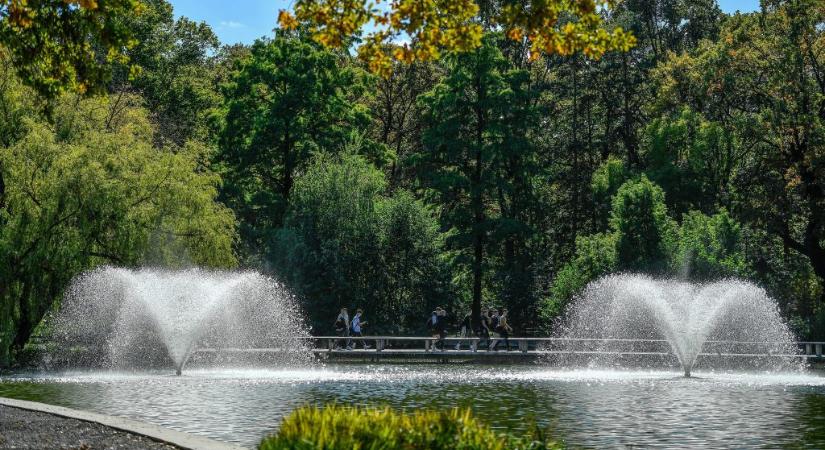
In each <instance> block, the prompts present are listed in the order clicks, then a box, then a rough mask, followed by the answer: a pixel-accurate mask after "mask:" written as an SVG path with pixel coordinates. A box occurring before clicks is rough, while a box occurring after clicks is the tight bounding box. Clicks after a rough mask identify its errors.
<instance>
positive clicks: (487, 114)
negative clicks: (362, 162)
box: [414, 36, 531, 320]
mask: <svg viewBox="0 0 825 450" xmlns="http://www.w3.org/2000/svg"><path fill="white" fill-rule="evenodd" d="M448 70H449V73H448V74H447V75H446V77H445V79H444V80H443V81H442V82H441V83H439V84H438V85H436V86H435V87H434V88H433V89H432V90H431V91H430V92H428V93H427V94H425V95H424V96H423V97H422V102H423V103H424V105H425V106H426V110H427V113H426V116H425V121H424V122H425V124H426V129H425V131H424V149H423V150H422V152H421V153H420V154H417V155H415V156H414V159H415V164H416V166H417V172H418V176H419V178H420V183H421V185H422V186H423V187H425V188H427V189H428V193H429V196H430V200H431V201H432V202H434V203H436V204H438V205H440V206H441V208H442V210H441V216H442V223H443V227H444V228H445V229H451V230H452V231H453V234H452V235H451V236H450V237H449V239H448V246H449V247H451V248H453V249H455V250H457V251H458V252H459V254H460V255H461V257H460V262H461V263H462V266H464V267H469V270H470V273H471V279H472V288H471V292H472V317H473V319H474V320H477V318H478V317H479V314H480V310H481V303H482V295H483V294H482V293H483V289H484V283H485V276H487V275H489V272H488V270H489V266H488V264H489V260H490V258H489V257H490V251H491V249H492V248H493V245H494V244H496V243H497V242H502V241H504V240H508V239H511V241H510V244H512V243H513V242H514V241H512V240H515V239H516V238H515V236H516V235H517V234H519V233H520V232H521V228H522V227H523V226H524V224H523V223H522V222H521V220H522V219H523V217H522V213H523V211H522V209H523V208H522V206H521V205H520V204H519V203H518V202H517V201H514V199H516V198H519V199H520V196H521V195H523V191H524V190H525V189H528V188H529V180H528V179H521V178H520V177H521V176H523V175H526V173H525V172H526V170H527V169H526V167H527V161H528V160H529V157H530V152H531V149H530V147H529V145H528V144H527V143H526V142H525V135H524V133H523V131H524V129H523V127H524V126H525V124H526V123H528V122H529V120H530V119H529V118H526V117H524V115H523V114H522V108H524V105H529V104H530V102H529V101H527V102H525V101H524V99H523V98H521V97H522V96H523V95H526V94H525V93H524V92H523V90H524V89H525V85H524V82H525V79H526V77H525V76H524V73H523V72H520V71H515V70H512V69H511V66H510V65H509V63H508V61H507V59H506V58H504V57H503V56H502V54H501V52H500V51H499V50H498V49H497V48H496V46H495V39H494V38H493V37H492V36H490V37H488V38H486V39H485V43H484V45H483V46H482V47H480V48H479V49H477V50H475V51H474V52H471V53H466V54H460V55H457V56H455V57H454V58H453V59H451V60H450V62H449V69H448ZM521 183H525V184H521ZM510 244H508V245H510Z"/></svg>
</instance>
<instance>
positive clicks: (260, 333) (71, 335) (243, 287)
mask: <svg viewBox="0 0 825 450" xmlns="http://www.w3.org/2000/svg"><path fill="white" fill-rule="evenodd" d="M54 334H55V337H56V338H57V339H58V340H59V341H60V344H61V345H60V346H59V348H62V349H65V350H67V351H69V353H72V352H74V353H78V352H77V351H76V350H77V349H83V350H84V352H82V353H85V354H86V359H89V356H88V355H89V354H91V356H92V357H93V359H96V360H97V362H98V363H99V364H100V365H106V366H109V367H112V368H142V367H151V366H156V365H164V364H168V362H169V361H171V363H172V364H174V367H175V370H176V372H177V373H178V374H180V372H181V370H182V369H183V367H184V365H185V364H186V363H187V361H189V359H190V358H191V357H192V355H193V352H194V350H195V349H196V348H210V349H213V350H214V352H213V353H220V350H221V349H235V350H237V349H241V350H243V349H253V348H257V349H260V348H267V349H271V350H274V351H273V352H270V353H269V354H268V357H269V358H272V355H273V354H275V355H277V358H278V362H279V363H282V364H290V363H298V362H305V361H307V360H308V359H309V358H310V355H311V354H310V351H309V348H308V347H307V343H306V341H305V340H304V339H302V338H303V337H306V336H308V329H307V326H306V325H305V321H304V317H303V314H302V312H301V310H300V308H299V307H298V305H297V303H296V302H295V300H294V298H293V297H292V296H291V295H290V294H289V292H288V290H287V289H286V288H285V287H284V286H283V285H281V284H280V283H278V282H277V281H275V280H274V279H272V278H269V277H267V276H264V275H262V274H260V273H258V272H254V271H210V270H204V269H197V268H195V269H187V270H178V271H173V270H162V269H137V270H130V269H122V268H115V267H102V268H98V269H96V270H93V271H90V272H87V273H84V274H82V275H80V276H79V277H77V278H75V280H73V282H72V284H71V286H70V288H69V289H68V291H67V294H66V295H65V297H64V300H63V302H62V304H61V308H60V311H59V312H58V314H57V318H56V321H55V333H54ZM262 354H263V353H262ZM247 362H249V361H247Z"/></svg>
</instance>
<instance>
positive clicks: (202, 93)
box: [109, 0, 227, 145]
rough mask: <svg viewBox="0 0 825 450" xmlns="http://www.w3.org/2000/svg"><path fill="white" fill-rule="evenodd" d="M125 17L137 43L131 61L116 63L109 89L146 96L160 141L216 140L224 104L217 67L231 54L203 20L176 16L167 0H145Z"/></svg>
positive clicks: (158, 140) (127, 52)
mask: <svg viewBox="0 0 825 450" xmlns="http://www.w3.org/2000/svg"><path fill="white" fill-rule="evenodd" d="M124 21H125V22H126V25H125V26H126V27H128V29H129V30H131V32H132V35H133V38H134V42H135V43H134V45H133V46H132V47H130V48H129V49H127V50H126V56H127V57H128V60H129V62H128V63H127V64H117V65H115V67H114V76H113V79H112V81H111V82H110V83H109V91H110V92H111V93H113V94H118V93H120V92H124V91H130V92H134V91H137V92H139V93H140V94H141V96H142V97H143V99H144V100H145V102H146V107H147V109H148V110H149V111H151V112H152V115H153V121H154V122H155V124H156V129H157V132H156V136H155V139H156V141H157V142H158V143H159V144H163V143H173V144H175V145H183V144H184V143H185V142H186V141H187V140H193V139H196V140H199V141H201V142H205V143H210V144H213V143H214V140H215V139H214V138H215V136H214V135H215V134H217V132H218V131H219V130H218V123H217V122H218V117H219V116H220V108H221V106H222V102H223V98H222V97H221V92H220V87H219V85H218V82H219V81H218V80H219V77H220V75H221V73H220V71H219V70H218V69H217V67H218V66H219V64H221V63H222V60H223V59H224V58H225V57H226V56H227V53H226V52H222V51H220V42H219V40H218V37H217V36H216V35H215V33H214V32H213V31H212V29H211V28H210V27H209V25H207V24H206V23H204V22H201V23H196V22H193V21H191V20H189V19H187V18H186V17H181V18H178V19H177V20H176V19H175V16H174V14H173V12H172V5H171V4H169V3H168V2H167V1H166V0H143V1H142V11H141V13H140V14H138V15H134V16H130V17H127V18H124ZM132 68H136V69H137V70H131V69H132Z"/></svg>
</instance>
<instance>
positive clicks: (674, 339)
mask: <svg viewBox="0 0 825 450" xmlns="http://www.w3.org/2000/svg"><path fill="white" fill-rule="evenodd" d="M559 334H560V335H561V336H562V337H564V338H570V339H574V340H571V341H568V343H567V344H565V345H569V346H573V345H577V344H580V343H581V342H582V341H575V339H579V338H584V339H589V341H588V342H590V343H595V344H596V346H597V348H595V349H593V348H590V349H588V350H590V351H589V352H588V353H589V354H590V355H593V356H592V357H590V358H589V360H588V364H589V365H590V366H605V365H611V363H613V362H614V360H615V357H616V355H617V354H620V353H621V354H623V355H624V356H627V355H633V354H637V355H642V354H648V355H649V354H654V353H656V350H655V348H654V347H656V345H657V344H658V345H659V347H661V345H662V343H665V342H666V345H667V346H668V347H669V349H670V351H671V352H672V353H673V354H674V355H675V356H676V358H677V359H678V361H679V364H680V365H681V368H682V370H683V372H684V375H685V376H686V377H689V376H690V374H691V371H692V369H693V368H694V366H695V365H696V364H697V360H698V359H699V356H700V353H702V352H703V351H704V352H705V354H709V353H712V354H714V355H719V356H728V358H726V360H727V361H726V362H725V364H728V365H730V364H731V361H735V362H734V363H733V364H739V366H738V367H736V368H738V369H742V368H750V369H757V368H758V369H768V370H795V369H799V368H801V363H800V360H799V359H798V358H795V357H794V355H796V353H797V352H798V349H797V348H796V346H795V344H794V342H793V341H794V339H793V335H792V333H791V332H790V330H789V329H788V327H787V325H786V324H785V323H784V322H783V320H782V318H781V317H780V315H779V310H778V308H777V305H776V302H775V301H774V300H773V299H771V298H770V297H768V296H767V294H766V293H765V291H764V290H763V289H761V288H759V287H758V286H756V285H754V284H753V283H749V282H747V281H741V280H736V279H727V280H722V281H717V282H712V283H704V284H695V283H689V282H684V281H674V280H656V279H653V278H650V277H648V276H644V275H632V274H618V275H609V276H606V277H603V278H601V279H599V280H596V281H594V282H592V283H590V284H589V285H588V286H587V287H586V288H585V290H584V292H583V293H582V294H581V295H580V296H578V297H577V298H575V299H574V300H573V302H572V303H571V305H570V307H569V308H568V311H567V315H566V319H565V321H564V324H563V325H562V326H561V330H560V333H559ZM634 340H640V341H641V340H645V341H648V342H641V345H647V346H648V347H647V348H641V349H640V348H638V347H636V348H633V349H630V350H628V349H626V348H625V349H624V350H623V351H614V350H615V349H614V347H615V346H616V345H638V344H639V343H640V342H634ZM569 350H570V351H571V352H572V351H574V350H575V349H569ZM662 351H666V350H664V349H660V350H658V352H662ZM719 360H722V358H719ZM743 365H744V366H743Z"/></svg>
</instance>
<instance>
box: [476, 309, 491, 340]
mask: <svg viewBox="0 0 825 450" xmlns="http://www.w3.org/2000/svg"><path fill="white" fill-rule="evenodd" d="M478 337H479V342H478V345H479V346H481V343H482V342H484V343H485V344H487V348H490V311H489V310H488V309H487V308H484V309H482V310H481V320H480V321H479V327H478Z"/></svg>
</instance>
